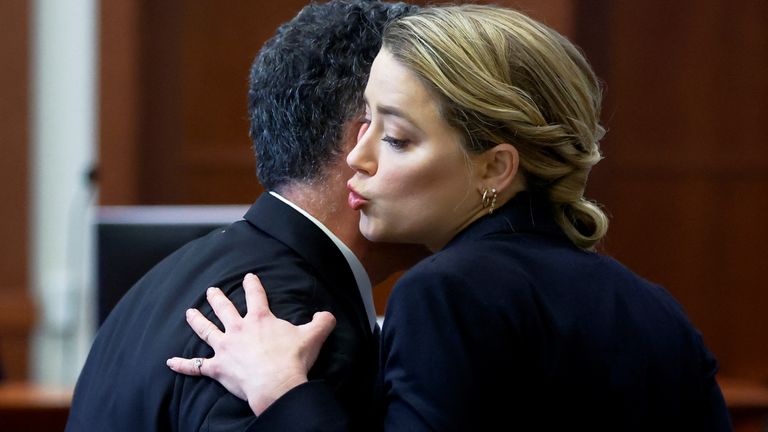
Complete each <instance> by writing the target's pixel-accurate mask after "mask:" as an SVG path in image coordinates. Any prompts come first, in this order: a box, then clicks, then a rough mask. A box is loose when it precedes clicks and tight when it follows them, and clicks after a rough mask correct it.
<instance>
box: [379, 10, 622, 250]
mask: <svg viewBox="0 0 768 432" xmlns="http://www.w3.org/2000/svg"><path fill="white" fill-rule="evenodd" d="M384 47H385V48H386V49H387V50H388V51H389V52H390V53H391V54H392V55H393V56H394V57H395V59H397V60H398V61H399V62H400V63H402V64H403V65H404V66H406V67H407V68H409V69H410V70H412V71H413V72H415V73H416V74H417V75H418V76H419V77H420V78H421V79H422V81H423V82H424V83H425V84H426V85H427V87H429V88H431V89H432V90H433V91H434V92H435V93H436V94H437V95H438V97H439V98H440V99H441V110H442V114H443V116H444V118H445V120H446V121H447V122H448V123H449V124H450V125H451V126H453V127H455V128H456V129H457V130H459V131H460V132H461V133H462V134H463V136H464V145H465V147H466V149H467V151H469V152H474V153H481V152H484V151H485V150H488V149H490V148H492V147H494V146H495V145H497V144H500V143H510V144H512V145H514V146H515V148H516V149H517V151H518V152H519V154H520V166H521V169H522V171H523V173H524V177H525V180H526V184H527V187H528V188H529V189H530V190H532V192H537V193H544V194H545V195H546V197H547V198H548V200H549V202H550V204H551V206H552V209H553V212H554V215H555V219H556V220H557V222H558V224H559V225H560V226H561V227H562V229H563V230H564V231H565V234H566V235H567V236H568V237H569V238H570V239H571V241H572V242H573V243H574V244H575V245H576V246H578V247H581V248H585V249H589V248H592V247H593V246H594V245H595V243H597V242H598V241H599V240H600V239H601V238H602V237H603V236H604V235H605V233H606V231H607V230H608V218H607V217H606V216H605V214H604V213H603V211H602V210H601V209H600V208H599V207H598V205H597V204H595V203H593V202H591V201H588V200H587V199H585V198H584V189H585V187H586V183H587V177H588V175H589V171H590V169H591V168H592V166H594V165H595V164H596V163H597V162H599V161H600V159H601V158H602V156H601V154H600V148H599V145H598V142H599V140H600V139H601V138H602V136H603V135H604V134H605V130H604V129H603V127H602V126H601V125H600V124H599V116H600V101H601V89H600V85H599V82H598V80H597V77H596V76H595V74H594V72H593V71H592V69H591V67H590V66H589V64H588V63H587V61H586V59H585V58H584V56H583V55H582V54H581V52H580V51H579V50H578V49H577V48H576V47H575V46H574V45H573V44H571V43H570V42H569V41H568V40H567V39H566V38H565V37H563V36H562V35H560V34H559V33H557V32H556V31H554V30H552V29H550V28H548V27H546V26H544V25H543V24H541V23H538V22H536V21H534V20H533V19H531V18H529V17H527V16H525V15H523V14H521V13H519V12H516V11H513V10H510V9H505V8H501V7H496V6H482V5H462V6H450V7H432V8H427V9H423V10H422V11H420V12H419V13H417V14H415V15H412V16H408V17H405V18H402V19H400V20H398V21H395V22H394V23H392V24H391V25H390V26H389V27H388V28H387V30H386V31H385V33H384Z"/></svg>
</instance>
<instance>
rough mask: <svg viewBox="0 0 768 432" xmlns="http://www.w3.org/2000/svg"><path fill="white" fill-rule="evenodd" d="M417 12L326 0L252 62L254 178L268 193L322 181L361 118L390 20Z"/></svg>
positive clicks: (365, 0)
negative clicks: (365, 93)
mask: <svg viewBox="0 0 768 432" xmlns="http://www.w3.org/2000/svg"><path fill="white" fill-rule="evenodd" d="M417 9H418V7H417V6H413V5H408V4H405V3H385V2H379V1H370V0H332V1H330V2H327V3H322V4H318V3H312V4H310V5H308V6H305V7H304V8H303V9H302V10H301V12H299V14H298V15H297V16H296V17H295V18H293V19H292V20H291V21H289V22H287V23H285V24H282V25H281V26H280V27H279V28H278V29H277V32H276V34H275V35H274V36H273V37H272V38H271V39H270V40H268V41H267V42H266V43H265V44H264V47H263V48H262V49H261V51H260V52H259V54H258V56H257V57H256V59H255V60H254V62H253V66H252V67H251V74H250V88H249V90H248V112H249V118H250V135H251V139H252V140H253V149H254V152H255V153H256V172H257V175H258V177H259V180H260V181H261V184H262V185H263V186H264V187H265V188H266V189H268V190H270V189H273V190H279V189H280V188H281V186H284V185H287V184H290V183H294V182H297V181H298V182H305V183H306V182H312V181H314V180H317V179H320V178H322V176H323V175H324V174H325V172H324V171H325V167H326V166H328V164H329V162H331V161H335V160H336V158H337V157H338V156H340V154H341V152H342V151H343V149H342V144H343V143H342V134H343V132H344V125H345V123H346V122H348V121H350V120H352V119H354V118H355V117H356V116H358V115H359V114H360V112H361V107H362V95H363V90H364V88H365V83H366V81H367V79H368V73H369V71H370V67H371V63H372V62H373V59H374V57H376V54H377V53H378V51H379V48H380V47H381V34H382V32H383V29H384V27H385V26H386V25H387V23H389V22H390V21H392V20H394V19H397V18H399V17H402V16H405V15H409V14H411V13H414V12H415V11H416V10H417Z"/></svg>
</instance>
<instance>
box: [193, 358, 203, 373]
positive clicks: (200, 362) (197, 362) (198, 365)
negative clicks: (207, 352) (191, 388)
mask: <svg viewBox="0 0 768 432" xmlns="http://www.w3.org/2000/svg"><path fill="white" fill-rule="evenodd" d="M192 364H194V365H195V367H196V368H197V373H199V374H200V375H202V374H203V371H202V370H201V369H202V367H203V359H201V358H196V359H194V360H193V361H192Z"/></svg>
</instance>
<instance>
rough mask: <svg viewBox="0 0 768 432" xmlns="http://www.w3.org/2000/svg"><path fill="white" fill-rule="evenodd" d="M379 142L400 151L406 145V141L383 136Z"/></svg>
mask: <svg viewBox="0 0 768 432" xmlns="http://www.w3.org/2000/svg"><path fill="white" fill-rule="evenodd" d="M381 140H382V141H384V142H385V143H387V144H389V145H390V146H392V148H394V149H395V150H402V149H404V148H405V147H406V146H407V145H408V140H407V139H399V138H395V137H392V136H389V135H384V138H382V139H381Z"/></svg>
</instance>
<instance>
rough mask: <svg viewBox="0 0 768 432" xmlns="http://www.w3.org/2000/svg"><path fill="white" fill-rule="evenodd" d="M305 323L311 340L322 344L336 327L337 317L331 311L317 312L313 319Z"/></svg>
mask: <svg viewBox="0 0 768 432" xmlns="http://www.w3.org/2000/svg"><path fill="white" fill-rule="evenodd" d="M305 325H306V326H307V336H308V337H309V339H310V341H312V342H313V343H317V344H319V345H322V343H323V342H325V340H326V339H327V338H328V335H330V334H331V332H332V331H333V328H334V327H336V317H334V316H333V314H332V313H330V312H315V314H314V315H313V316H312V321H310V322H308V323H307V324H305Z"/></svg>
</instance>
